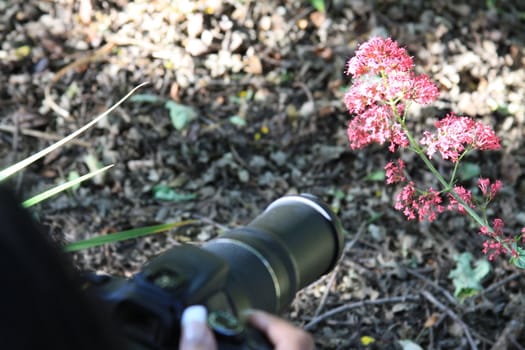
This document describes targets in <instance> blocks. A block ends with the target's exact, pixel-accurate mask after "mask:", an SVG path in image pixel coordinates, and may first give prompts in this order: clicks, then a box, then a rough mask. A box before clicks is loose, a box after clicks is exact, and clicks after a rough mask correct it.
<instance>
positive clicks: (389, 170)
mask: <svg viewBox="0 0 525 350" xmlns="http://www.w3.org/2000/svg"><path fill="white" fill-rule="evenodd" d="M404 168H405V162H403V161H402V160H401V159H398V160H397V165H396V164H395V163H394V162H389V163H388V164H387V165H386V166H385V175H386V183H387V184H389V185H390V184H394V183H397V182H402V181H405V180H406V178H405V176H404V175H403V169H404Z"/></svg>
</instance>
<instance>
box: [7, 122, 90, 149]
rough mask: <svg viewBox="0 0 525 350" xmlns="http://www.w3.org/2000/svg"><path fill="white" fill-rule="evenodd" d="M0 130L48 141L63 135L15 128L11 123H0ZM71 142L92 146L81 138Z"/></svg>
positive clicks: (87, 146) (55, 139)
mask: <svg viewBox="0 0 525 350" xmlns="http://www.w3.org/2000/svg"><path fill="white" fill-rule="evenodd" d="M0 131H6V132H9V133H12V134H14V135H16V134H17V133H18V132H20V133H21V134H23V135H26V136H32V137H36V138H39V139H43V140H49V141H58V140H60V139H62V138H63V136H59V135H56V134H49V133H45V132H42V131H38V130H33V129H20V128H17V127H16V126H11V125H0ZM71 143H72V144H75V145H77V146H82V147H85V148H89V147H91V146H92V144H90V143H88V142H86V141H82V140H71Z"/></svg>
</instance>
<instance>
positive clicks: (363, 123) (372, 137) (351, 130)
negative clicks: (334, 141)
mask: <svg viewBox="0 0 525 350" xmlns="http://www.w3.org/2000/svg"><path fill="white" fill-rule="evenodd" d="M347 136H348V140H349V141H350V147H351V148H352V149H359V148H363V147H365V146H368V145H369V144H372V143H374V142H376V143H379V144H383V143H385V142H386V141H390V143H391V144H392V145H394V146H393V147H391V148H394V149H395V146H402V147H405V146H407V145H408V139H407V138H406V136H405V135H404V131H403V130H402V128H401V126H400V125H399V124H398V123H397V122H395V121H394V120H393V116H392V114H391V109H390V107H388V106H382V105H373V106H371V107H369V108H368V109H366V110H365V111H364V112H362V113H361V114H359V115H358V116H356V117H355V118H354V119H352V120H351V121H350V122H349V123H348V129H347Z"/></svg>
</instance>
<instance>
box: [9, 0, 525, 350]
mask: <svg viewBox="0 0 525 350" xmlns="http://www.w3.org/2000/svg"><path fill="white" fill-rule="evenodd" d="M311 3H314V1H312V2H310V1H306V0H305V1H275V0H264V1H253V0H245V1H239V0H225V1H220V0H195V1H190V0H185V1H167V0H166V1H126V0H115V1H102V0H100V1H99V0H97V1H95V0H91V1H90V0H77V1H73V0H57V1H49V0H34V1H30V2H29V1H23V0H8V1H4V2H1V3H0V45H1V46H0V68H1V69H0V118H1V119H0V130H1V131H0V169H2V168H5V167H7V166H8V165H10V164H13V163H14V162H16V161H18V160H20V159H23V158H25V157H27V156H29V155H31V154H33V153H35V152H37V151H38V150H40V149H42V148H44V147H46V146H47V145H49V144H50V143H51V141H52V140H55V139H59V138H61V137H64V136H65V135H67V134H69V133H71V132H73V131H75V130H77V129H78V128H79V127H80V126H82V125H84V124H86V123H87V122H88V121H90V120H92V119H93V118H94V117H95V116H96V115H98V114H99V113H101V112H103V111H104V110H106V109H107V108H109V107H110V106H111V105H112V104H114V103H115V102H116V101H118V100H119V99H120V98H121V97H122V96H124V95H125V94H126V93H127V92H128V91H130V90H131V89H132V88H133V87H134V86H136V85H138V84H140V83H142V82H149V85H147V86H146V87H143V88H142V89H141V90H140V91H139V92H138V93H137V95H136V96H135V98H134V100H128V101H126V102H125V103H124V104H123V105H122V106H120V107H119V108H118V109H117V110H116V111H115V112H114V113H112V114H111V115H110V116H108V117H107V118H105V119H103V120H102V121H101V122H99V123H98V124H97V125H96V126H95V127H94V128H92V129H90V130H89V131H87V132H85V133H84V134H82V135H81V136H80V137H79V138H78V139H77V141H76V142H75V143H71V144H69V145H67V146H65V147H63V148H61V149H59V150H58V151H55V152H53V153H52V154H50V155H48V156H46V157H45V158H44V159H43V160H40V161H38V162H37V163H35V164H33V165H32V166H30V167H29V168H28V169H26V170H25V171H24V172H23V173H22V174H20V175H17V176H14V177H12V178H11V179H9V182H10V184H12V186H13V187H14V188H16V189H17V190H18V192H19V194H20V196H21V197H23V198H25V197H28V196H30V195H32V194H36V193H39V192H41V191H42V190H44V189H46V188H49V187H50V186H52V185H54V184H57V183H60V182H63V181H65V180H66V179H68V178H70V177H71V176H75V174H85V173H87V172H88V171H89V170H92V169H95V168H96V167H99V166H101V165H106V164H114V167H113V168H111V169H110V170H109V171H107V172H106V174H105V175H104V176H103V177H98V178H96V179H95V180H94V181H90V182H86V183H84V184H82V186H81V187H79V188H77V189H75V190H73V191H69V192H67V193H65V194H62V195H59V196H58V197H56V198H54V199H52V200H49V201H47V202H45V203H43V204H40V205H38V206H37V207H35V208H33V212H34V213H35V216H37V217H38V218H39V220H40V221H41V222H42V223H43V224H44V225H45V227H46V229H47V230H48V232H49V234H50V235H52V237H53V238H54V239H56V240H57V242H59V243H60V244H64V243H67V242H73V241H78V240H80V239H84V238H87V237H92V236H94V235H106V234H111V233H112V232H117V231H122V230H127V229H131V228H137V227H142V226H147V225H153V224H160V223H166V222H177V221H181V220H186V219H188V218H196V219H197V220H198V224H195V225H191V226H186V227H182V228H179V229H175V230H172V231H170V232H169V233H165V234H158V235H154V236H151V237H148V238H143V239H135V240H130V241H125V242H121V243H116V244H111V245H107V246H104V247H99V248H91V249H88V250H84V251H81V252H79V253H74V254H71V257H72V259H73V260H74V262H75V264H76V265H77V266H78V267H79V268H81V269H94V270H97V271H104V272H107V273H111V274H123V275H126V276H131V275H132V274H133V273H135V272H136V271H138V270H139V269H140V267H141V266H142V265H143V264H144V263H145V262H146V261H147V260H148V259H149V258H150V257H152V256H154V255H156V254H158V253H159V252H162V251H165V250H166V249H169V248H170V247H172V246H174V245H176V244H179V243H181V242H197V243H198V242H203V241H207V240H210V239H213V237H215V236H216V235H217V234H220V233H221V232H224V230H226V229H227V228H232V227H239V226H242V225H245V224H247V223H249V222H250V220H252V219H253V218H255V217H256V216H257V215H258V214H260V213H261V212H262V211H263V210H264V208H265V207H266V206H267V205H268V204H269V203H270V202H271V201H273V200H275V199H277V198H278V197H280V196H282V195H286V194H296V193H301V192H309V193H313V194H315V195H317V196H318V197H319V198H321V199H322V200H324V201H325V202H326V203H328V205H330V206H331V207H332V208H333V209H334V210H335V211H336V212H337V214H338V216H339V217H340V218H341V220H342V222H343V226H344V228H345V240H346V242H347V245H346V249H345V252H344V257H343V258H342V259H341V261H340V263H339V264H338V266H337V267H336V269H335V271H334V272H333V273H331V274H329V275H328V276H326V277H323V278H321V279H319V281H317V282H316V283H314V284H313V285H311V286H308V287H307V288H305V289H304V290H302V291H300V292H299V293H298V295H297V298H296V299H295V301H294V302H293V303H292V305H291V306H290V307H289V308H288V310H287V312H286V313H285V315H284V316H285V317H287V318H288V319H290V320H291V321H292V322H294V323H296V324H297V325H300V326H303V327H306V328H307V329H308V330H309V331H310V332H311V333H312V334H313V335H314V337H315V340H316V343H317V347H318V349H402V348H403V349H418V347H415V344H418V345H419V346H420V347H421V348H423V349H524V348H525V335H524V334H525V331H524V329H523V324H524V323H525V315H524V312H523V309H524V308H525V301H524V299H525V298H524V288H525V279H524V277H525V274H524V272H523V270H519V269H518V268H516V267H514V266H513V265H512V264H509V263H508V262H507V261H506V260H505V259H504V258H499V259H496V260H495V261H494V262H492V263H491V272H490V273H489V274H488V276H486V277H485V278H484V279H483V280H482V281H481V284H482V287H483V288H482V290H481V292H480V293H478V294H477V295H475V296H473V297H471V298H467V299H466V300H464V301H462V302H459V301H458V300H457V299H456V298H455V297H454V296H453V293H454V285H453V282H452V280H451V279H450V278H449V277H448V275H449V273H450V271H452V270H453V269H454V268H455V266H456V262H455V260H454V258H455V257H456V256H457V255H458V254H460V253H463V252H471V253H472V254H473V256H474V258H475V259H480V258H482V257H483V254H482V253H481V249H482V243H483V238H482V237H480V236H479V235H478V234H477V233H476V232H477V230H476V227H474V226H473V225H472V224H470V223H469V221H467V220H466V218H465V217H463V216H457V215H451V214H444V215H442V216H440V217H439V218H438V219H437V220H436V221H434V222H432V223H428V222H422V223H418V222H414V221H410V222H407V221H406V220H405V219H404V217H403V215H402V214H401V213H400V212H398V211H396V210H394V209H393V205H392V203H393V199H394V196H395V194H396V193H397V191H398V190H399V188H396V187H395V186H388V187H387V186H386V185H385V183H384V181H383V180H382V179H381V178H380V176H379V179H378V175H380V171H381V170H382V169H383V166H384V165H385V164H386V162H387V161H389V160H390V159H393V158H394V157H395V156H396V155H395V154H392V153H390V152H389V151H388V150H387V149H386V147H381V146H376V147H369V148H366V149H363V150H358V151H354V150H351V149H350V148H349V146H348V140H347V139H346V132H345V129H346V125H347V123H348V120H349V118H350V116H349V115H348V112H347V111H346V110H345V107H344V104H343V102H342V98H343V95H344V92H345V89H346V88H347V86H348V85H349V84H350V79H349V77H347V76H346V75H345V74H344V70H345V63H346V61H347V60H348V59H349V58H350V57H351V56H352V55H353V53H354V51H355V49H356V47H357V45H358V43H360V42H363V41H366V40H367V39H368V38H369V37H371V36H375V35H381V36H390V37H392V38H393V39H394V40H396V41H398V42H399V43H400V45H402V46H404V47H406V48H407V50H408V51H409V52H410V54H411V55H412V56H413V57H414V61H415V63H416V67H417V71H418V72H419V73H426V74H428V75H429V76H430V77H431V78H432V79H433V81H435V82H436V83H437V84H438V86H439V88H440V91H441V94H440V97H439V100H438V101H437V102H436V103H434V104H433V105H431V106H428V107H424V108H423V107H419V108H414V109H413V110H412V114H411V120H412V123H413V124H412V127H413V128H414V130H416V131H417V132H421V131H422V130H425V129H428V128H430V127H431V126H432V125H433V123H434V121H435V120H436V118H439V117H442V116H444V115H445V114H446V113H448V112H450V111H454V112H456V113H458V114H465V115H469V116H472V117H474V118H476V119H478V120H481V121H483V122H485V123H487V124H489V125H491V126H493V127H494V129H495V130H496V132H497V134H498V135H499V137H500V138H501V140H502V149H501V151H497V152H484V153H478V154H474V155H472V156H470V157H469V158H468V159H467V160H466V162H467V163H469V164H471V165H472V164H479V165H481V172H482V175H483V176H485V177H490V178H493V179H502V181H503V182H504V188H503V190H502V191H501V194H500V195H499V196H498V198H497V200H496V201H495V202H494V203H493V205H492V206H491V209H490V211H489V214H490V215H491V216H493V217H502V218H504V219H505V223H506V230H508V233H511V232H519V230H520V229H521V227H523V226H524V225H525V211H524V210H523V208H524V200H523V198H524V196H523V194H525V178H524V177H523V175H522V170H521V169H522V168H523V166H524V164H525V154H524V153H523V134H524V131H525V129H524V124H525V103H524V101H525V46H524V45H525V3H524V2H523V1H521V0H519V1H512V2H511V1H500V0H487V1H478V0H470V1H459V2H458V1H452V0H446V1H442V0H440V1H422V0H398V1H392V0H385V1H381V0H375V1H364V0H353V1H342V0H332V1H326V3H325V4H326V12H320V11H317V10H316V9H315V8H314V7H313V6H312V5H311ZM181 106H182V107H181ZM184 107H188V108H190V109H188V108H184ZM170 108H171V109H170ZM170 113H171V114H170ZM404 157H408V156H407V155H405V156H404ZM406 159H407V160H408V167H407V170H408V172H409V173H410V174H412V176H414V177H416V178H418V179H422V180H425V181H432V180H431V179H429V178H428V177H427V175H425V172H424V171H422V166H421V164H419V163H418V162H417V161H416V159H414V158H410V157H408V158H406ZM438 166H439V167H440V168H441V169H443V170H444V171H447V169H448V168H447V165H446V164H445V163H439V162H438ZM462 183H463V185H464V186H467V187H469V188H475V187H476V184H475V181H474V180H473V179H471V178H470V176H468V171H466V170H465V176H464V179H463V182H462ZM159 185H163V186H165V189H166V188H168V190H169V191H171V192H168V194H170V195H173V198H172V200H165V199H164V200H163V199H161V198H159V187H158V186H159Z"/></svg>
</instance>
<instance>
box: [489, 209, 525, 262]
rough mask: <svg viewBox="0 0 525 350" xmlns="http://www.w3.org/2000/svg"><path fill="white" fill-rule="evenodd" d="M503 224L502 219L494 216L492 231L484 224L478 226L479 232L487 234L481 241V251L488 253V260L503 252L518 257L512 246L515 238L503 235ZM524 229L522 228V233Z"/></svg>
mask: <svg viewBox="0 0 525 350" xmlns="http://www.w3.org/2000/svg"><path fill="white" fill-rule="evenodd" d="M504 226H505V224H504V222H503V220H501V219H500V218H496V219H494V220H492V231H491V230H490V228H488V227H486V226H483V227H481V228H480V232H479V233H480V234H481V235H483V236H487V240H486V241H485V242H483V250H482V252H483V254H486V255H488V259H489V260H490V261H493V260H494V259H495V258H496V257H497V256H499V255H505V254H509V255H511V256H512V257H514V258H518V257H519V254H518V252H517V251H516V249H515V248H514V246H515V244H516V239H514V238H512V237H507V236H505V234H504V232H503V228H504ZM524 229H525V228H524ZM524 229H522V233H523V232H524V231H523V230H524Z"/></svg>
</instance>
